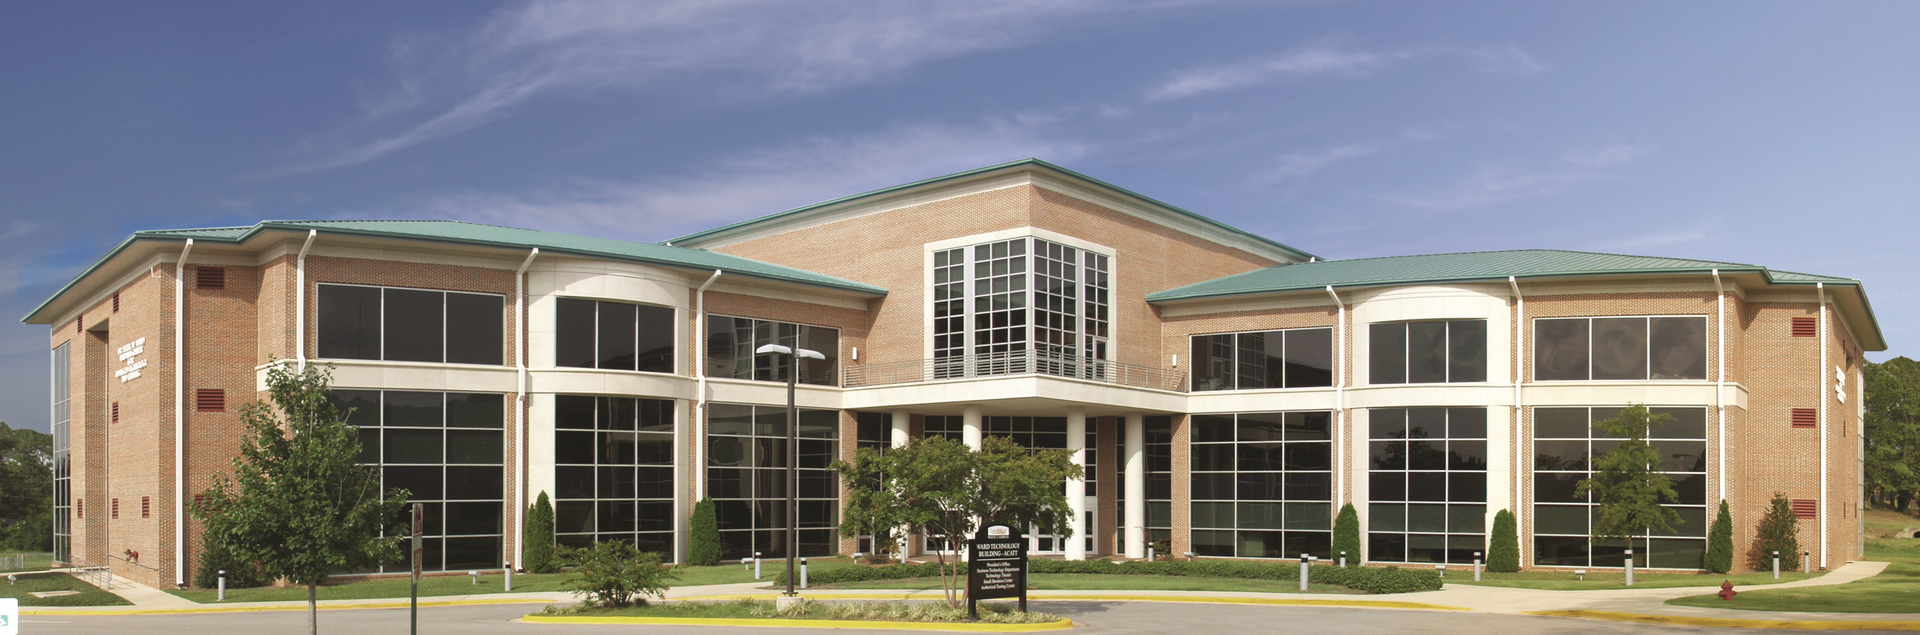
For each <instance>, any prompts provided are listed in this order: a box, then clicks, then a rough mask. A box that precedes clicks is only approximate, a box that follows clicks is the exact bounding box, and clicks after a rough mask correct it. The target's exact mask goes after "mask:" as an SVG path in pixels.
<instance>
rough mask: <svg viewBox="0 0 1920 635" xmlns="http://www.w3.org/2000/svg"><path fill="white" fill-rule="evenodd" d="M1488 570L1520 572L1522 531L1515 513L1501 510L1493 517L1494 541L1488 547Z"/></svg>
mask: <svg viewBox="0 0 1920 635" xmlns="http://www.w3.org/2000/svg"><path fill="white" fill-rule="evenodd" d="M1487 570H1488V571H1500V572H1504V573H1512V572H1514V571H1519V570H1520V531H1519V529H1518V528H1517V527H1515V525H1514V522H1513V512H1510V511H1507V510H1504V509H1502V510H1500V513H1498V514H1494V515H1493V541H1492V542H1491V543H1490V544H1488V545H1487Z"/></svg>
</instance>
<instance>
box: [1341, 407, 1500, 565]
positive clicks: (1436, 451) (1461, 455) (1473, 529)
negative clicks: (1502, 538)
mask: <svg viewBox="0 0 1920 635" xmlns="http://www.w3.org/2000/svg"><path fill="white" fill-rule="evenodd" d="M1368 421H1369V422H1368V427H1369V428H1370V429H1371V431H1372V433H1371V435H1369V437H1370V439H1371V441H1369V443H1370V446H1369V448H1368V455H1369V458H1370V460H1371V466H1370V469H1369V470H1368V474H1367V485H1368V495H1367V498H1368V501H1369V502H1368V518H1367V559H1368V560H1371V561H1374V562H1433V563H1441V562H1448V563H1471V562H1473V552H1475V551H1485V549H1486V548H1485V545H1486V518H1487V411H1486V409H1484V408H1406V409H1378V410H1371V411H1369V412H1368Z"/></svg>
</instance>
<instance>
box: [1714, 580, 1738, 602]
mask: <svg viewBox="0 0 1920 635" xmlns="http://www.w3.org/2000/svg"><path fill="white" fill-rule="evenodd" d="M1739 594H1740V592H1739V591H1735V590H1733V581H1732V580H1723V581H1721V582H1720V593H1719V595H1720V599H1721V600H1722V601H1732V600H1733V596H1736V595H1739Z"/></svg>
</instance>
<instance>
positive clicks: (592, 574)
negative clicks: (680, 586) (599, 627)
mask: <svg viewBox="0 0 1920 635" xmlns="http://www.w3.org/2000/svg"><path fill="white" fill-rule="evenodd" d="M561 554H562V556H561V557H563V558H565V559H566V560H567V562H568V564H572V565H573V572H572V575H569V576H567V580H566V582H565V583H563V584H562V585H561V586H562V587H564V588H566V589H568V590H570V591H573V592H574V593H575V594H577V595H580V596H581V603H582V604H586V605H588V606H598V607H621V606H633V605H634V604H639V605H641V606H645V605H646V604H647V596H650V595H651V596H654V597H658V598H662V599H665V598H666V593H667V589H669V588H672V585H671V584H668V581H669V580H676V579H679V577H680V575H679V574H676V573H674V572H673V570H672V569H669V568H667V567H662V566H660V554H657V553H651V552H649V553H641V552H640V551H639V550H637V549H634V548H633V545H629V544H627V543H626V541H624V540H612V541H608V542H596V543H594V544H593V548H591V549H563V550H562V552H561Z"/></svg>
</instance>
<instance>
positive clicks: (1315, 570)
mask: <svg viewBox="0 0 1920 635" xmlns="http://www.w3.org/2000/svg"><path fill="white" fill-rule="evenodd" d="M1028 566H1029V567H1030V568H1031V571H1032V572H1033V573H1085V574H1098V575H1171V576H1183V577H1191V578H1238V579H1243V580H1295V581H1297V580H1299V579H1300V565H1299V563H1284V564H1283V563H1265V562H1249V561H1245V560H1195V561H1193V562H1182V561H1168V560H1162V561H1159V562H1142V561H1132V562H1114V561H1111V560H1079V561H1063V560H1045V559H1034V560H1031V561H1030V563H1029V565H1028ZM966 570H967V567H966V564H965V563H961V565H960V571H961V572H962V573H965V572H966ZM782 575H785V572H782ZM939 575H940V565H939V564H938V563H931V562H929V563H925V564H901V565H882V566H874V567H842V568H838V569H827V570H822V571H817V572H811V573H809V574H808V576H807V578H808V580H807V581H808V582H809V583H811V584H838V583H841V582H867V581H872V580H901V579H906V578H933V577H939ZM1307 575H1308V580H1309V581H1311V582H1314V583H1318V584H1334V585H1339V586H1344V587H1347V588H1350V589H1354V590H1357V591H1365V592H1367V593H1409V592H1413V591H1435V590H1439V588H1440V584H1441V580H1440V574H1439V573H1436V572H1434V571H1430V570H1426V569H1400V568H1395V567H1348V568H1346V569H1342V568H1339V567H1336V566H1331V565H1318V566H1313V567H1310V568H1309V571H1308V574H1307ZM780 581H782V582H784V580H783V579H782V580H780Z"/></svg>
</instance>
